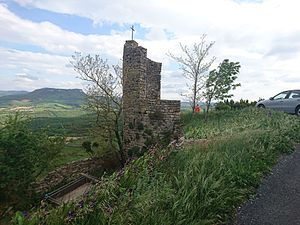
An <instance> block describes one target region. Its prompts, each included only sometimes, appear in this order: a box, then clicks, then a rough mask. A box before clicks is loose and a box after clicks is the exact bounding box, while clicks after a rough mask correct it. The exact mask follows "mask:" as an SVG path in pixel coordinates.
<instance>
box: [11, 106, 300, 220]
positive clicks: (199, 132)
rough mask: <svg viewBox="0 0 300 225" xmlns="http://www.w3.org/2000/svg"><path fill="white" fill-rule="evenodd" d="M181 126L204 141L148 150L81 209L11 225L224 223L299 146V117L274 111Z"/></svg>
mask: <svg viewBox="0 0 300 225" xmlns="http://www.w3.org/2000/svg"><path fill="white" fill-rule="evenodd" d="M183 121H184V129H185V134H186V136H187V137H188V138H195V139H205V140H202V141H200V142H199V141H195V142H194V143H192V144H189V145H187V146H185V147H184V148H183V149H179V150H172V149H161V150H156V151H150V152H148V153H147V154H145V155H144V156H142V157H141V158H139V159H136V160H135V161H133V162H132V163H130V164H129V165H128V166H127V167H126V168H125V169H124V171H121V172H118V173H115V174H113V175H112V176H110V177H103V178H102V181H101V182H100V183H99V184H98V185H97V186H96V187H95V188H94V190H93V191H91V193H90V194H89V195H86V196H84V197H83V199H82V202H81V203H80V204H78V203H76V202H75V203H69V204H67V205H64V206H62V207H58V208H53V209H51V207H50V208H47V207H46V208H40V209H38V210H36V211H32V212H31V213H30V219H25V218H24V217H23V216H21V215H17V216H15V218H14V220H15V222H14V223H15V224H39V223H41V224H51V225H52V224H53V225H58V224H89V225H93V224H95V225H96V224H97V225H98V224H139V225H140V224H145V225H146V224H164V225H167V224H226V223H228V222H230V220H231V218H232V216H233V213H234V211H235V208H236V207H237V206H239V205H240V204H241V203H243V202H244V201H246V200H247V199H248V198H249V197H250V196H251V195H253V194H254V193H255V189H256V188H257V187H258V185H259V184H260V181H261V179H262V177H263V176H264V175H265V174H266V173H267V172H269V171H270V170H271V168H272V166H273V165H274V163H276V161H277V159H278V157H279V156H280V155H281V154H283V153H289V152H291V151H292V149H293V146H294V144H295V143H296V142H299V141H300V123H299V122H300V120H299V118H296V117H295V116H290V115H287V114H283V113H278V112H271V113H270V112H269V111H265V110H256V109H246V110H242V111H230V112H226V113H224V112H215V113H212V115H211V117H210V119H209V121H208V122H207V123H204V122H203V121H204V120H203V115H201V114H200V115H196V116H193V115H192V114H190V113H185V114H183ZM48 207H49V206H48ZM45 215H47V216H45ZM17 220H19V222H17Z"/></svg>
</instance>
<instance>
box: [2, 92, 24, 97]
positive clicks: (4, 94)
mask: <svg viewBox="0 0 300 225" xmlns="http://www.w3.org/2000/svg"><path fill="white" fill-rule="evenodd" d="M27 93H28V91H0V97H2V96H7V95H23V94H27Z"/></svg>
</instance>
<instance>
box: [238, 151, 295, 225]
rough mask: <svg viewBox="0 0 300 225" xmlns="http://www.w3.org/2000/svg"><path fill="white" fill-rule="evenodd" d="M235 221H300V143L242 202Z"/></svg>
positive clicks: (243, 224) (246, 224)
mask: <svg viewBox="0 0 300 225" xmlns="http://www.w3.org/2000/svg"><path fill="white" fill-rule="evenodd" d="M234 224H235V225H250V224H251V225H252V224H253V225H300V145H298V147H297V149H296V151H295V152H294V153H293V154H291V155H288V156H285V157H283V158H282V159H281V160H280V161H279V163H278V164H277V165H276V166H275V167H274V168H273V170H272V174H271V175H270V176H268V177H266V178H265V179H264V180H263V182H262V184H261V186H260V187H259V189H258V194H257V197H256V198H255V199H254V200H252V201H249V202H247V203H246V204H245V205H243V206H242V207H241V208H240V209H239V210H238V213H237V219H236V221H235V223H234Z"/></svg>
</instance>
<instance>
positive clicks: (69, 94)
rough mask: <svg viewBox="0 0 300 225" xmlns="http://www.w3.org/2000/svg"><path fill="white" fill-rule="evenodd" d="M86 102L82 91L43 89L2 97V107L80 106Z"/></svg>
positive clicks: (0, 101)
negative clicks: (42, 104)
mask: <svg viewBox="0 0 300 225" xmlns="http://www.w3.org/2000/svg"><path fill="white" fill-rule="evenodd" d="M84 100H85V94H84V92H83V91H82V90H81V89H56V88H42V89H37V90H34V91H32V92H27V93H22V94H16V95H6V96H2V97H0V107H8V106H13V105H36V104H40V103H60V104H64V105H71V106H80V105H82V104H83V103H84Z"/></svg>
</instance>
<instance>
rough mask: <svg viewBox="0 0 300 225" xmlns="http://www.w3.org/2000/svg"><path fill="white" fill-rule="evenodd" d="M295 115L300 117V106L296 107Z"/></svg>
mask: <svg viewBox="0 0 300 225" xmlns="http://www.w3.org/2000/svg"><path fill="white" fill-rule="evenodd" d="M295 114H296V115H297V116H300V105H298V106H297V107H296V110H295Z"/></svg>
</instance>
